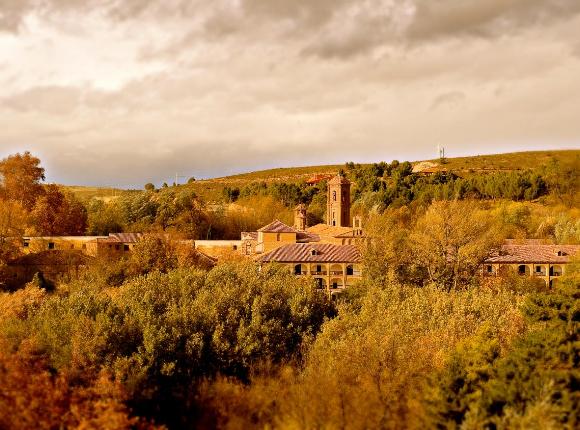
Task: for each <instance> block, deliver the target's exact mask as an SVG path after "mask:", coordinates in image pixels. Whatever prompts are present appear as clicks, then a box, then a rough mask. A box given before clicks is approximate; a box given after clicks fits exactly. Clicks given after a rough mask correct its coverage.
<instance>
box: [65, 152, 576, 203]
mask: <svg viewBox="0 0 580 430" xmlns="http://www.w3.org/2000/svg"><path fill="white" fill-rule="evenodd" d="M578 157H580V150H565V151H530V152H513V153H506V154H494V155H476V156H472V157H457V158H448V159H447V160H446V163H445V164H443V165H441V166H440V167H442V168H445V169H447V170H450V171H453V172H456V173H459V174H460V175H461V176H466V175H469V174H472V173H481V172H490V173H491V172H494V171H514V170H525V169H534V168H538V167H542V166H545V165H547V164H548V163H550V162H551V161H552V160H558V161H560V162H568V161H571V160H573V159H575V158H578ZM378 161H380V160H377V162H378ZM426 161H431V162H434V163H438V164H439V161H440V160H426ZM416 163H418V162H413V164H416ZM343 167H344V165H325V166H308V167H285V168H277V169H268V170H261V171H257V172H248V173H242V174H238V175H232V176H225V177H221V178H213V179H204V180H199V181H196V182H194V183H191V184H186V185H179V186H178V188H180V189H191V190H193V191H194V192H195V193H196V194H197V195H199V196H200V197H201V198H202V199H204V200H205V201H207V202H211V201H215V200H218V199H220V197H221V195H222V190H223V189H224V188H225V187H226V186H229V187H240V188H241V187H243V186H244V185H246V184H248V183H251V182H258V181H264V182H301V181H305V180H307V179H308V178H309V177H311V176H312V175H315V174H330V173H336V172H338V171H339V169H341V168H343ZM66 188H67V189H68V190H70V191H72V192H74V193H75V194H76V195H77V196H78V197H79V198H80V199H82V200H84V201H86V200H89V199H91V198H100V199H102V200H105V201H108V200H111V199H114V198H116V197H117V196H119V195H120V194H121V193H122V192H124V191H123V190H118V189H114V188H98V187H76V186H68V187H66Z"/></svg>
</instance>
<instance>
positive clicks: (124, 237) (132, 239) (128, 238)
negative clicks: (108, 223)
mask: <svg viewBox="0 0 580 430" xmlns="http://www.w3.org/2000/svg"><path fill="white" fill-rule="evenodd" d="M142 236H143V233H110V234H109V237H114V238H116V239H118V240H119V241H120V242H123V243H137V242H139V240H141V237H142Z"/></svg>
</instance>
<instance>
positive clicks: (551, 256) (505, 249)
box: [485, 242, 580, 264]
mask: <svg viewBox="0 0 580 430" xmlns="http://www.w3.org/2000/svg"><path fill="white" fill-rule="evenodd" d="M578 253H580V245H542V244H531V243H530V242H528V243H526V244H523V245H520V244H513V242H511V243H510V242H508V244H506V245H503V246H502V247H501V249H499V250H498V251H495V252H493V253H492V254H491V255H490V256H489V257H488V258H486V259H485V263H488V264H489V263H500V264H501V263H503V264H509V263H512V264H513V263H538V264H541V263H545V264H558V263H561V264H566V263H569V262H570V259H571V257H572V256H574V255H576V254H578Z"/></svg>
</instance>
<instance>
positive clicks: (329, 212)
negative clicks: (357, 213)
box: [326, 173, 350, 227]
mask: <svg viewBox="0 0 580 430" xmlns="http://www.w3.org/2000/svg"><path fill="white" fill-rule="evenodd" d="M326 199H327V204H326V224H328V225H330V226H337V227H350V181H349V180H348V179H346V178H345V177H344V176H343V175H342V174H340V173H339V174H338V175H336V176H335V177H334V178H332V179H331V180H330V181H328V196H327V198H326Z"/></svg>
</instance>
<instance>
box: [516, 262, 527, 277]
mask: <svg viewBox="0 0 580 430" xmlns="http://www.w3.org/2000/svg"><path fill="white" fill-rule="evenodd" d="M518 273H519V274H520V275H525V274H526V266H524V265H523V264H522V265H521V266H519V267H518Z"/></svg>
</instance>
